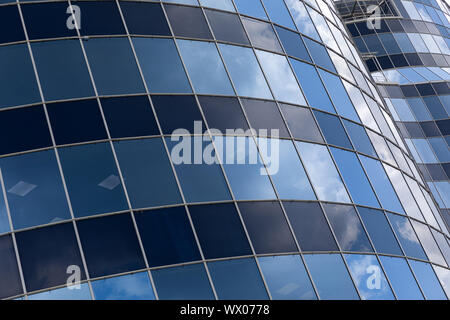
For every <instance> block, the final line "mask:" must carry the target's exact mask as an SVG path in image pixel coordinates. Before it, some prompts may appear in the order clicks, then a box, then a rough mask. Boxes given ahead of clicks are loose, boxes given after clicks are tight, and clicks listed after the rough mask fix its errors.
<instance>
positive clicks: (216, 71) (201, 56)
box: [177, 21, 234, 95]
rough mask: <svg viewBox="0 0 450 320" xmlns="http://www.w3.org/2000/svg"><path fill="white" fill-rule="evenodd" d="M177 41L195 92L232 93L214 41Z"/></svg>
mask: <svg viewBox="0 0 450 320" xmlns="http://www.w3.org/2000/svg"><path fill="white" fill-rule="evenodd" d="M183 23H186V21H184V22H183ZM177 43H178V45H179V47H180V51H181V56H182V57H183V59H184V63H185V64H186V68H187V70H188V73H189V75H190V77H191V80H192V84H193V86H194V89H195V91H196V92H197V93H204V94H208V93H210V94H223V95H233V94H234V93H233V88H232V87H231V84H230V80H229V79H228V76H227V74H226V72H225V68H224V66H223V63H222V60H221V59H220V56H219V54H218V52H217V48H216V46H215V45H214V43H212V42H201V41H191V40H177ZM205 70H209V72H207V73H205Z"/></svg>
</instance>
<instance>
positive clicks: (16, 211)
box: [0, 150, 70, 229]
mask: <svg viewBox="0 0 450 320" xmlns="http://www.w3.org/2000/svg"><path fill="white" fill-rule="evenodd" d="M0 168H1V170H2V174H3V179H4V183H5V189H6V196H7V198H8V204H9V210H10V213H11V219H12V222H13V226H14V228H15V229H20V228H26V227H31V226H36V225H39V224H45V223H51V222H56V221H60V220H65V219H70V212H69V207H68V205H67V201H66V195H65V193H64V189H63V185H62V181H61V176H60V174H59V170H58V165H57V163H56V158H55V153H54V151H53V150H51V151H41V152H34V153H27V154H23V155H20V156H15V157H7V158H1V159H0Z"/></svg>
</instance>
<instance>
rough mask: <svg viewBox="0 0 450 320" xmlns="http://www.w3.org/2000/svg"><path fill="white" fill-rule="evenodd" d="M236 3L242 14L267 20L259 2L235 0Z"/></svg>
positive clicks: (255, 0) (256, 0) (257, 0)
mask: <svg viewBox="0 0 450 320" xmlns="http://www.w3.org/2000/svg"><path fill="white" fill-rule="evenodd" d="M234 3H235V4H236V7H237V9H238V11H239V13H241V14H246V15H248V16H252V17H255V18H260V19H267V16H266V12H265V11H264V8H263V6H262V5H261V2H259V0H234Z"/></svg>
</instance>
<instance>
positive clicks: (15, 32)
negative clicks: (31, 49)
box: [0, 0, 25, 43]
mask: <svg viewBox="0 0 450 320" xmlns="http://www.w3.org/2000/svg"><path fill="white" fill-rule="evenodd" d="M7 2H15V1H11V0H0V3H1V4H3V3H7ZM0 21H1V22H0V24H1V25H0V27H1V29H2V30H3V32H2V35H1V36H0V42H1V43H6V42H16V41H23V40H25V35H24V33H23V27H22V21H21V20H20V15H19V10H18V8H17V6H3V7H1V8H0Z"/></svg>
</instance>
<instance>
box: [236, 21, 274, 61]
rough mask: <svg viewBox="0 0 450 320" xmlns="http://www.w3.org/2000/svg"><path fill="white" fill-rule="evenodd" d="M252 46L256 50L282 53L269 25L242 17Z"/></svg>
mask: <svg viewBox="0 0 450 320" xmlns="http://www.w3.org/2000/svg"><path fill="white" fill-rule="evenodd" d="M242 23H243V24H244V26H245V29H246V30H247V33H248V36H249V38H250V40H251V42H252V44H253V45H254V46H255V47H257V48H262V49H267V50H271V51H276V52H280V53H281V52H282V50H281V46H280V43H279V42H278V39H277V36H276V35H275V32H274V31H273V29H272V26H271V25H270V24H269V23H266V22H262V21H258V20H254V19H249V18H245V17H242Z"/></svg>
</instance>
